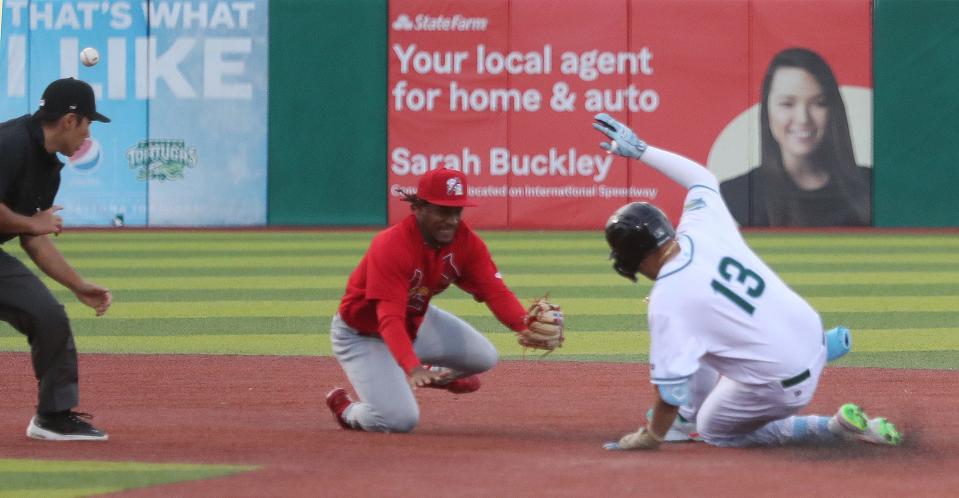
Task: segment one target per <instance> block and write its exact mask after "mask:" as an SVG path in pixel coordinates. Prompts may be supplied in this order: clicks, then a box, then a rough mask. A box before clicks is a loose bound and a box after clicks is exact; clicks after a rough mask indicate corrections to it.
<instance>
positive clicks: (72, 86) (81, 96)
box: [33, 78, 110, 123]
mask: <svg viewBox="0 0 959 498" xmlns="http://www.w3.org/2000/svg"><path fill="white" fill-rule="evenodd" d="M71 112H75V113H77V114H79V115H81V116H86V117H88V118H90V121H101V122H103V123H109V122H110V118H108V117H106V116H104V115H103V114H100V113H99V112H97V102H96V98H95V97H94V96H93V87H91V86H90V85H89V84H88V83H87V82H85V81H80V80H78V79H75V78H62V79H59V80H56V81H54V82H53V83H50V85H48V86H47V89H46V90H44V91H43V97H41V98H40V108H39V109H37V112H35V113H34V114H33V115H34V116H37V117H40V118H50V119H56V118H59V117H60V116H63V115H64V114H69V113H71Z"/></svg>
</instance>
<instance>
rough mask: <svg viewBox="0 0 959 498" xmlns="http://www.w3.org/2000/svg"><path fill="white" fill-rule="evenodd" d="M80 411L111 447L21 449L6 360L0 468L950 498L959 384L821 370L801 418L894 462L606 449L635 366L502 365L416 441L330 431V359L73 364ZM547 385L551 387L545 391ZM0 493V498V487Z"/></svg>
mask: <svg viewBox="0 0 959 498" xmlns="http://www.w3.org/2000/svg"><path fill="white" fill-rule="evenodd" d="M80 371H81V379H82V384H81V389H82V394H81V396H82V405H81V406H80V409H81V410H87V411H91V412H93V413H95V415H96V419H95V423H96V424H97V425H99V426H101V427H102V428H104V429H105V430H107V431H108V432H109V433H110V437H111V440H110V441H109V442H107V443H49V442H39V441H32V440H28V439H27V438H26V437H25V436H24V435H23V434H24V430H25V428H26V425H27V422H28V421H29V418H30V416H31V414H32V410H33V405H34V403H35V390H34V389H35V382H34V380H33V378H32V375H31V373H30V372H31V369H30V363H29V357H28V356H27V355H26V354H23V353H0V393H2V402H0V457H5V458H8V457H9V458H38V459H84V460H136V461H146V462H181V463H199V462H204V463H228V464H253V465H260V466H262V468H261V469H260V470H257V471H253V472H249V473H245V474H240V475H235V476H230V477H224V478H218V479H211V480H206V481H192V482H184V483H177V484H170V485H165V486H157V487H153V488H147V489H141V490H134V491H131V492H127V493H124V496H384V495H387V496H424V495H426V496H638V495H646V496H743V495H746V496H790V497H792V496H800V495H801V496H813V495H823V496H825V495H830V496H870V497H875V496H955V493H956V490H957V489H959V472H957V471H956V469H959V418H957V417H956V413H957V412H959V396H957V394H956V388H955V386H957V385H959V371H917V370H880V369H866V368H863V369H852V368H843V369H838V368H836V369H827V371H826V373H825V375H824V377H823V381H822V384H821V386H820V390H819V392H818V393H817V395H816V399H815V400H814V402H813V404H812V405H811V406H810V407H809V409H807V410H806V411H807V412H809V413H824V414H825V413H831V412H832V411H833V410H834V409H835V408H836V407H837V406H838V405H839V404H841V403H843V402H845V401H858V402H860V403H861V404H863V405H864V407H866V408H867V410H869V411H871V412H875V413H880V414H883V415H886V416H887V417H889V418H890V419H891V420H893V421H895V422H897V424H898V425H899V427H900V428H901V429H902V430H903V432H904V434H905V438H906V439H905V441H906V442H905V444H904V445H903V446H902V447H900V448H878V447H873V446H865V445H860V444H856V445H846V446H841V447H835V448H810V447H803V448H781V449H743V450H740V449H718V448H712V447H709V446H706V445H704V444H701V443H691V444H690V443H687V444H673V445H669V446H668V447H666V448H664V449H662V450H661V451H658V452H649V453H643V452H639V453H637V452H616V453H611V452H607V451H605V450H603V449H602V448H601V444H602V443H603V441H607V440H612V439H615V438H617V437H618V436H619V435H620V434H621V433H623V432H626V431H630V430H634V429H635V427H636V426H637V425H638V424H639V422H640V419H641V417H642V413H643V412H645V409H646V407H647V405H648V404H649V399H650V391H649V384H648V383H647V382H648V375H647V370H646V366H645V365H638V364H619V363H575V362H543V361H540V362H534V361H526V362H523V361H508V362H503V363H501V364H500V365H499V366H497V367H496V368H495V369H494V370H493V371H492V372H490V373H488V374H486V375H484V376H483V381H484V386H483V388H482V389H481V390H480V391H478V392H476V393H473V394H469V395H452V394H449V393H447V392H444V391H435V390H430V389H427V390H420V391H419V392H418V395H417V396H418V398H419V399H420V406H421V415H422V418H421V421H420V425H419V427H418V428H417V429H416V430H415V431H414V432H413V433H412V434H367V433H360V432H352V431H343V430H341V429H339V428H338V426H337V425H336V424H335V422H334V421H333V419H332V418H331V417H330V415H329V412H328V411H327V409H326V406H325V404H324V403H323V395H324V394H325V393H326V391H327V390H328V389H329V388H330V387H331V386H334V385H344V386H345V385H348V384H346V381H345V377H344V376H343V374H342V372H341V371H340V370H339V367H338V366H337V365H336V363H335V361H334V360H332V359H331V358H314V357H251V356H192V355H183V356H148V355H135V356H120V355H89V354H87V355H81V362H80ZM539 386H546V387H545V388H540V387H539ZM0 487H2V485H0Z"/></svg>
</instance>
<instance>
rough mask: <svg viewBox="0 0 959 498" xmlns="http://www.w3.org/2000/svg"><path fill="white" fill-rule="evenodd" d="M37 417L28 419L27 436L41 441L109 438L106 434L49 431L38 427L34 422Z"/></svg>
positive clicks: (99, 439)
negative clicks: (87, 434)
mask: <svg viewBox="0 0 959 498" xmlns="http://www.w3.org/2000/svg"><path fill="white" fill-rule="evenodd" d="M36 421H37V418H36V417H33V418H31V419H30V425H28V426H27V437H28V438H31V439H39V440H42V441H106V440H108V439H110V436H109V435H108V434H104V435H102V436H85V435H82V434H60V433H59V432H53V431H49V430H47V429H44V428H43V427H40V426H39V425H37V423H36Z"/></svg>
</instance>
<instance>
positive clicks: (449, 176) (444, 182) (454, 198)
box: [416, 168, 476, 206]
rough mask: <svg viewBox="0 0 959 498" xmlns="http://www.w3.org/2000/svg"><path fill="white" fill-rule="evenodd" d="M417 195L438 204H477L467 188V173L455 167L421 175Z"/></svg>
mask: <svg viewBox="0 0 959 498" xmlns="http://www.w3.org/2000/svg"><path fill="white" fill-rule="evenodd" d="M416 196H417V197H419V198H420V199H423V200H424V201H426V202H428V203H430V204H436V205H437V206H475V205H476V203H474V202H472V201H470V199H469V194H468V193H467V188H466V175H464V174H463V173H462V172H461V171H457V170H455V169H446V168H438V169H434V170H430V171H428V172H426V174H425V175H423V176H421V177H420V183H419V186H417V187H416Z"/></svg>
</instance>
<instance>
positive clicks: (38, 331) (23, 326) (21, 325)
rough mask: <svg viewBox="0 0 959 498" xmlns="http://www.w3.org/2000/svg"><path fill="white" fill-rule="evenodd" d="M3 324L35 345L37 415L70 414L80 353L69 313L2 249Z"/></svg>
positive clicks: (75, 399)
mask: <svg viewBox="0 0 959 498" xmlns="http://www.w3.org/2000/svg"><path fill="white" fill-rule="evenodd" d="M0 320H3V321H5V322H7V323H9V324H10V325H12V326H13V328H15V329H17V330H19V331H20V333H22V334H24V335H26V336H27V340H28V341H29V342H30V353H31V355H32V357H33V372H34V374H35V375H36V377H37V380H38V381H39V391H40V392H39V396H38V400H37V413H45V412H58V411H63V410H69V409H71V408H73V407H75V406H77V404H79V401H80V389H79V386H78V385H77V382H78V376H79V374H78V372H77V348H76V346H75V345H74V344H73V332H72V331H71V330H70V321H69V319H68V318H67V312H66V310H65V309H64V308H63V305H62V304H60V303H59V302H58V301H57V299H56V298H55V297H53V294H51V293H50V290H49V289H47V287H46V286H45V285H43V282H41V281H40V279H39V278H37V276H36V275H35V274H34V273H33V272H32V271H30V269H29V268H27V267H26V266H25V265H24V264H23V263H21V262H20V260H18V259H17V258H15V257H13V256H11V255H9V254H7V253H5V252H3V251H2V250H0Z"/></svg>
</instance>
